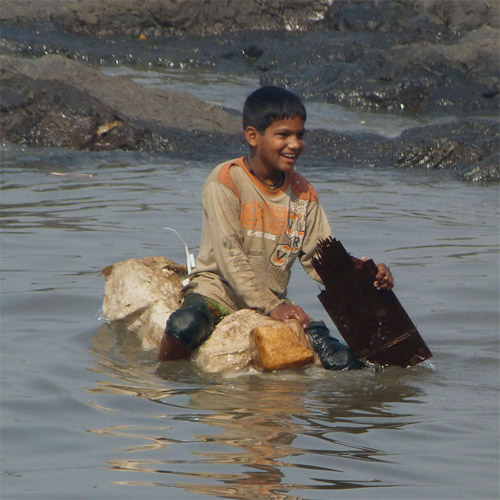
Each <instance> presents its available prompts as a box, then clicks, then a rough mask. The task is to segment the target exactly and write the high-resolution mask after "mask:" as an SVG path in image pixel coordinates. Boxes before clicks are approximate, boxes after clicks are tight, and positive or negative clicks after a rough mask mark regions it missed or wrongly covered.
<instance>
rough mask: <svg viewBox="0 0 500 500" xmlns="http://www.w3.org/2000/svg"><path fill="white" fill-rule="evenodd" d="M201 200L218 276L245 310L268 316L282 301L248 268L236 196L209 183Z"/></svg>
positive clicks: (225, 188) (216, 184)
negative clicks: (257, 311)
mask: <svg viewBox="0 0 500 500" xmlns="http://www.w3.org/2000/svg"><path fill="white" fill-rule="evenodd" d="M202 201H203V209H204V217H205V222H206V224H207V230H208V231H209V234H210V235H211V240H212V248H213V257H214V259H215V262H216V264H217V268H218V270H219V272H220V277H221V278H222V279H223V280H224V281H225V282H226V283H227V284H228V285H229V286H230V287H231V289H232V290H233V291H234V292H235V293H236V295H237V296H238V297H239V298H240V300H242V302H243V303H244V304H246V306H247V307H249V308H251V309H257V310H260V311H262V312H263V313H265V314H268V313H269V312H270V311H272V310H273V309H274V308H275V307H277V306H278V305H280V304H281V303H282V302H283V301H282V300H281V299H280V298H279V297H277V296H276V295H275V294H274V293H273V292H272V291H271V290H270V289H269V288H268V287H267V286H266V284H265V283H264V281H263V279H262V278H261V277H260V276H258V274H257V273H256V272H255V270H254V269H253V268H252V266H251V265H250V262H249V260H248V257H247V255H246V253H245V250H244V246H243V229H242V227H241V224H240V204H239V201H238V199H237V197H236V195H235V194H234V193H233V192H232V191H231V190H230V189H228V188H227V187H225V186H224V185H222V184H220V183H218V182H210V183H208V184H207V185H206V186H205V189H204V190H203V195H202Z"/></svg>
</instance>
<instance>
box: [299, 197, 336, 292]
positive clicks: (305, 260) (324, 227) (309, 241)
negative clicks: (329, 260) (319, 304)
mask: <svg viewBox="0 0 500 500" xmlns="http://www.w3.org/2000/svg"><path fill="white" fill-rule="evenodd" d="M331 235H332V230H331V227H330V223H329V222H328V218H327V216H326V213H325V211H324V210H323V207H322V206H321V205H320V204H319V203H318V202H314V204H313V205H312V207H311V210H310V212H309V214H308V215H307V225H306V235H305V237H304V243H303V245H302V252H301V254H300V257H299V258H300V263H301V264H302V266H303V267H304V269H305V271H306V272H307V274H309V276H311V278H313V279H314V280H315V281H318V282H319V283H322V281H321V278H320V277H319V275H318V273H317V272H316V270H315V269H314V267H313V266H312V258H313V257H314V255H315V253H316V251H317V248H318V241H319V240H320V239H324V238H327V237H328V236H331Z"/></svg>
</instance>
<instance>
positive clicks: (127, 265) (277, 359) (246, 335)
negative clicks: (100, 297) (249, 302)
mask: <svg viewBox="0 0 500 500" xmlns="http://www.w3.org/2000/svg"><path fill="white" fill-rule="evenodd" d="M101 274H102V275H103V276H104V278H105V280H106V281H105V288H104V301H103V313H104V315H105V317H106V318H107V320H108V321H109V322H112V323H117V324H118V325H119V326H120V327H123V328H125V329H127V330H128V331H130V332H132V333H134V334H135V335H136V336H137V338H138V339H139V341H140V344H141V346H142V349H143V350H151V349H158V347H159V345H160V341H161V338H162V336H163V333H164V330H165V325H166V322H167V319H168V318H169V316H170V314H172V313H173V312H174V311H175V310H176V309H178V308H179V307H180V294H181V289H182V281H183V280H184V279H185V278H186V277H187V269H186V267H185V266H183V265H180V264H178V263H176V262H174V261H172V260H170V259H168V258H166V257H146V258H144V259H128V260H124V261H121V262H118V263H116V264H112V265H110V266H107V267H105V268H104V269H102V271H101ZM191 361H192V362H194V363H195V364H196V365H197V366H198V367H199V368H200V369H202V370H204V371H206V372H209V373H235V372H240V371H251V370H259V371H275V370H281V369H292V368H299V367H304V366H307V365H310V364H313V363H314V364H316V365H318V366H320V367H321V363H320V362H319V360H318V359H317V356H315V354H314V352H313V350H312V349H311V346H310V343H309V338H308V337H307V335H306V334H305V333H304V329H303V328H302V326H301V325H300V323H299V322H298V321H295V320H292V321H287V322H286V323H283V322H281V321H275V320H272V319H271V318H269V317H268V316H265V315H263V314H259V313H257V312H255V311H253V310H250V309H242V310H240V311H237V312H235V313H233V314H230V315H229V316H226V317H225V318H224V319H223V320H222V321H221V322H220V323H219V324H218V325H217V327H216V328H215V330H214V332H213V333H212V335H211V336H210V337H209V338H208V339H207V340H206V341H205V342H204V343H203V344H202V345H201V346H200V347H199V348H198V349H196V350H195V351H194V352H193V354H192V355H191Z"/></svg>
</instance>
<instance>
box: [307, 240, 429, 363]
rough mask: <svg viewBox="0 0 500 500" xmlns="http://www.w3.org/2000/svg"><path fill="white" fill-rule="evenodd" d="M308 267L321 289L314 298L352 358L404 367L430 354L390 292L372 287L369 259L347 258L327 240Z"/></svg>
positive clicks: (373, 273)
mask: <svg viewBox="0 0 500 500" xmlns="http://www.w3.org/2000/svg"><path fill="white" fill-rule="evenodd" d="M312 264H313V267H314V269H315V270H316V272H317V273H318V274H319V276H320V277H321V280H322V281H323V284H324V285H325V288H324V290H322V291H321V293H320V294H319V295H318V298H319V300H320V302H321V303H322V304H323V307H324V308H325V310H326V311H327V312H328V314H329V315H330V317H331V318H332V321H333V322H334V323H335V326H336V327H337V328H338V330H339V332H340V334H341V335H342V337H343V338H344V340H345V341H346V343H347V345H348V346H349V347H350V348H351V349H352V350H353V351H354V353H355V354H356V356H357V357H358V359H361V360H363V361H370V362H372V363H375V364H378V365H381V366H388V365H396V366H402V367H407V366H412V365H416V364H417V363H420V362H422V361H424V360H426V359H428V358H430V357H431V356H432V353H431V351H430V350H429V348H428V347H427V345H426V344H425V342H424V341H423V339H422V337H421V336H420V334H419V332H418V331H417V328H416V327H415V325H414V324H413V322H412V321H411V319H410V318H409V316H408V314H407V313H406V311H405V310H404V308H403V306H402V305H401V303H400V302H399V300H398V298H397V297H396V295H395V294H394V292H392V291H383V290H377V289H376V288H375V287H374V286H373V282H374V281H375V276H376V275H377V272H378V269H377V266H376V264H375V263H374V262H373V260H367V261H365V262H363V261H361V260H358V259H353V258H352V257H351V256H350V255H349V254H348V252H347V251H346V250H345V248H344V247H343V245H342V244H341V243H340V241H338V240H336V239H335V238H327V239H325V240H321V241H320V243H319V250H318V253H317V256H316V257H315V258H314V259H313V262H312Z"/></svg>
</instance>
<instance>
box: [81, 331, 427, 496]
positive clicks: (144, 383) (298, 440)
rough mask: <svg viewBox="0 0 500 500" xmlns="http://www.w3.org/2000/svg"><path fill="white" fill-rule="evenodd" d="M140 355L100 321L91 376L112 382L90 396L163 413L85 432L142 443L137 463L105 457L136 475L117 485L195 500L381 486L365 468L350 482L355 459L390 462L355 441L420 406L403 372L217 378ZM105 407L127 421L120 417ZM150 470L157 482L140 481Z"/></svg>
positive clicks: (126, 337)
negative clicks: (177, 492)
mask: <svg viewBox="0 0 500 500" xmlns="http://www.w3.org/2000/svg"><path fill="white" fill-rule="evenodd" d="M138 353H139V351H138V343H137V341H136V339H135V338H134V337H133V335H132V334H130V333H128V332H124V331H120V330H118V329H116V328H115V327H112V326H110V325H103V326H102V327H101V328H100V329H99V330H98V331H97V332H96V333H95V335H94V337H93V339H92V354H93V355H94V356H95V358H96V359H97V365H96V367H95V368H94V371H96V372H98V373H100V374H102V375H104V376H105V377H106V378H107V379H111V381H110V380H101V381H99V382H98V383H97V384H96V387H95V388H93V389H92V390H91V391H90V392H92V393H95V394H100V393H105V394H116V395H125V396H136V397H138V398H141V399H143V400H149V401H151V402H154V403H156V404H158V405H160V408H161V414H159V415H158V414H151V418H154V419H155V420H156V421H157V422H158V424H157V425H137V423H128V424H122V425H113V426H111V427H107V428H105V429H92V430H90V432H92V433H95V434H102V435H111V436H115V437H120V438H122V439H121V441H120V442H122V441H123V440H126V441H127V442H128V440H132V441H135V440H139V441H140V443H139V444H135V445H134V444H133V445H132V446H130V447H128V448H127V449H126V453H127V454H128V453H133V454H134V457H133V458H129V457H128V456H126V457H120V456H117V457H115V458H114V457H110V458H109V465H110V467H111V469H112V470H115V471H121V472H125V471H127V472H135V473H139V472H140V473H141V477H140V478H139V477H137V478H135V477H134V478H133V479H130V480H128V481H124V480H119V479H118V478H117V481H114V483H115V484H128V485H151V486H163V487H170V488H182V489H183V490H184V491H185V492H189V493H191V494H193V495H195V497H196V498H197V497H199V496H200V495H206V496H217V497H221V498H234V499H255V498H259V499H261V498H262V499H283V500H284V499H299V498H302V497H300V496H293V495H292V493H294V492H295V493H297V492H299V491H300V490H302V491H304V490H317V492H319V490H325V491H331V490H345V489H349V488H367V487H370V488H373V487H377V486H382V485H383V486H384V487H388V486H390V484H388V483H387V479H385V480H384V481H381V480H378V479H374V477H376V475H374V473H373V471H372V472H371V473H370V474H369V475H368V474H367V473H366V469H365V468H363V466H362V467H360V468H359V470H358V472H357V473H356V474H355V475H354V473H353V471H354V470H356V468H353V467H352V461H357V462H359V463H360V464H362V465H363V464H365V465H364V466H366V464H370V463H376V464H383V463H384V462H387V461H389V456H388V455H389V454H388V452H387V451H384V450H383V442H382V443H380V447H378V446H377V447H373V446H370V447H367V446H365V445H364V444H363V443H362V442H361V441H360V440H359V439H358V438H357V437H356V436H357V435H360V434H363V433H368V432H371V431H381V430H384V429H394V428H402V427H405V426H407V425H409V424H411V423H414V422H412V417H411V416H410V415H404V414H401V413H398V411H397V406H398V405H397V403H401V402H407V403H418V399H417V398H418V396H420V394H419V392H418V390H417V389H415V388H414V387H412V384H411V379H412V373H415V371H413V372H412V371H411V370H407V371H404V370H400V369H391V370H386V371H385V372H382V373H377V374H374V373H372V372H358V373H354V372H346V373H332V372H327V371H325V370H322V369H319V368H316V367H314V368H309V369H308V370H306V371H305V372H299V373H281V374H247V375H240V376H237V377H234V378H231V377H226V378H214V377H211V376H210V377H207V376H205V375H203V374H201V373H198V372H197V371H196V369H195V368H194V366H193V365H191V364H190V363H189V362H173V363H164V364H162V365H160V366H159V367H157V363H156V361H155V357H154V353H139V354H138ZM92 404H94V406H95V407H96V408H98V407H99V405H98V404H97V403H92ZM399 406H400V405H399ZM155 408H158V407H157V406H155ZM104 410H108V411H113V412H115V413H116V414H117V419H120V418H123V419H125V416H124V415H122V410H118V409H117V410H115V409H112V408H106V409H104ZM144 411H145V408H144V407H143V408H142V413H141V415H140V416H141V422H144ZM134 420H135V421H137V415H134ZM366 441H368V440H366ZM369 442H370V444H373V442H374V440H373V439H371V440H369ZM117 455H121V452H120V451H117ZM346 461H348V462H346ZM348 464H350V465H348ZM346 470H347V471H349V472H348V473H349V474H353V476H354V477H351V478H347V477H346V474H347V472H346ZM147 474H153V475H154V477H152V478H150V480H147V478H146V477H142V476H143V475H147ZM148 479H149V478H148Z"/></svg>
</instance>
